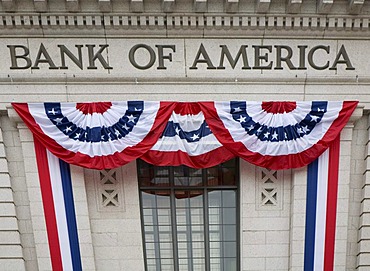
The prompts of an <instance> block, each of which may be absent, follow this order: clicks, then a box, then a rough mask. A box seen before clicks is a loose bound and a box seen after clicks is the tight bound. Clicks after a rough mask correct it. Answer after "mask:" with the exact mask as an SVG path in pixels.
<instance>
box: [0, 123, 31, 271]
mask: <svg viewBox="0 0 370 271" xmlns="http://www.w3.org/2000/svg"><path fill="white" fill-rule="evenodd" d="M8 143H9V142H8ZM0 269H3V270H26V269H25V261H24V257H23V252H22V245H21V239H20V233H19V227H18V220H17V214H16V206H15V202H14V197H13V189H12V186H11V181H10V174H9V167H8V161H7V156H6V152H5V145H4V137H3V130H2V128H1V122H0Z"/></svg>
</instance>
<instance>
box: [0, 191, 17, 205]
mask: <svg viewBox="0 0 370 271" xmlns="http://www.w3.org/2000/svg"><path fill="white" fill-rule="evenodd" d="M0 202H14V199H13V191H12V189H11V188H0Z"/></svg>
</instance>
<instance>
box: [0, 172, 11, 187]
mask: <svg viewBox="0 0 370 271" xmlns="http://www.w3.org/2000/svg"><path fill="white" fill-rule="evenodd" d="M9 187H11V184H10V176H9V174H8V173H0V188H9Z"/></svg>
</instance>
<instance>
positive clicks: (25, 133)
mask: <svg viewBox="0 0 370 271" xmlns="http://www.w3.org/2000/svg"><path fill="white" fill-rule="evenodd" d="M19 138H20V140H21V141H22V145H23V144H24V142H32V143H33V135H32V133H31V131H30V130H29V129H28V128H27V127H25V128H24V129H19Z"/></svg>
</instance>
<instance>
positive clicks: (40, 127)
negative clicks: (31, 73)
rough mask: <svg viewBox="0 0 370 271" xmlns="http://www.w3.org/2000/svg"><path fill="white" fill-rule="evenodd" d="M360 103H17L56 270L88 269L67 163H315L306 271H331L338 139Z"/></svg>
mask: <svg viewBox="0 0 370 271" xmlns="http://www.w3.org/2000/svg"><path fill="white" fill-rule="evenodd" d="M356 106H357V102H331V101H313V102H249V101H231V102H195V103H180V102H147V101H127V102H104V103H30V104H25V103H14V104H13V107H14V108H15V110H16V111H17V112H18V114H19V115H20V117H21V118H22V119H23V121H24V122H25V123H26V125H27V126H28V127H29V129H30V130H31V131H32V132H33V135H34V138H35V140H34V141H35V150H36V158H37V165H38V171H39V178H40V187H41V192H42V199H43V205H44V213H45V221H46V228H47V234H48V241H49V250H50V254H51V261H52V267H53V270H82V265H81V256H80V248H79V242H78V234H77V225H76V215H75V210H74V203H73V193H72V184H71V176H70V170H69V164H75V165H79V166H83V167H87V168H94V169H105V168H115V167H119V166H122V165H124V164H126V163H129V162H131V161H133V160H135V159H136V158H142V159H143V160H145V161H147V162H148V163H152V164H155V165H161V166H177V165H187V166H190V167H193V168H206V167H211V166H214V165H217V164H219V163H222V162H225V161H227V160H229V159H231V158H232V157H234V156H239V157H241V158H243V159H245V160H247V161H248V162H250V163H253V164H255V165H257V166H261V167H265V168H270V169H277V170H278V169H289V168H296V167H302V166H305V165H308V170H307V203H306V232H305V253H304V270H305V271H316V270H333V266H334V243H335V227H336V210H337V189H338V171H339V135H340V131H341V130H342V129H343V127H344V126H345V125H346V123H347V121H348V119H349V117H350V116H351V114H352V112H353V111H354V109H355V108H356Z"/></svg>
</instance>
